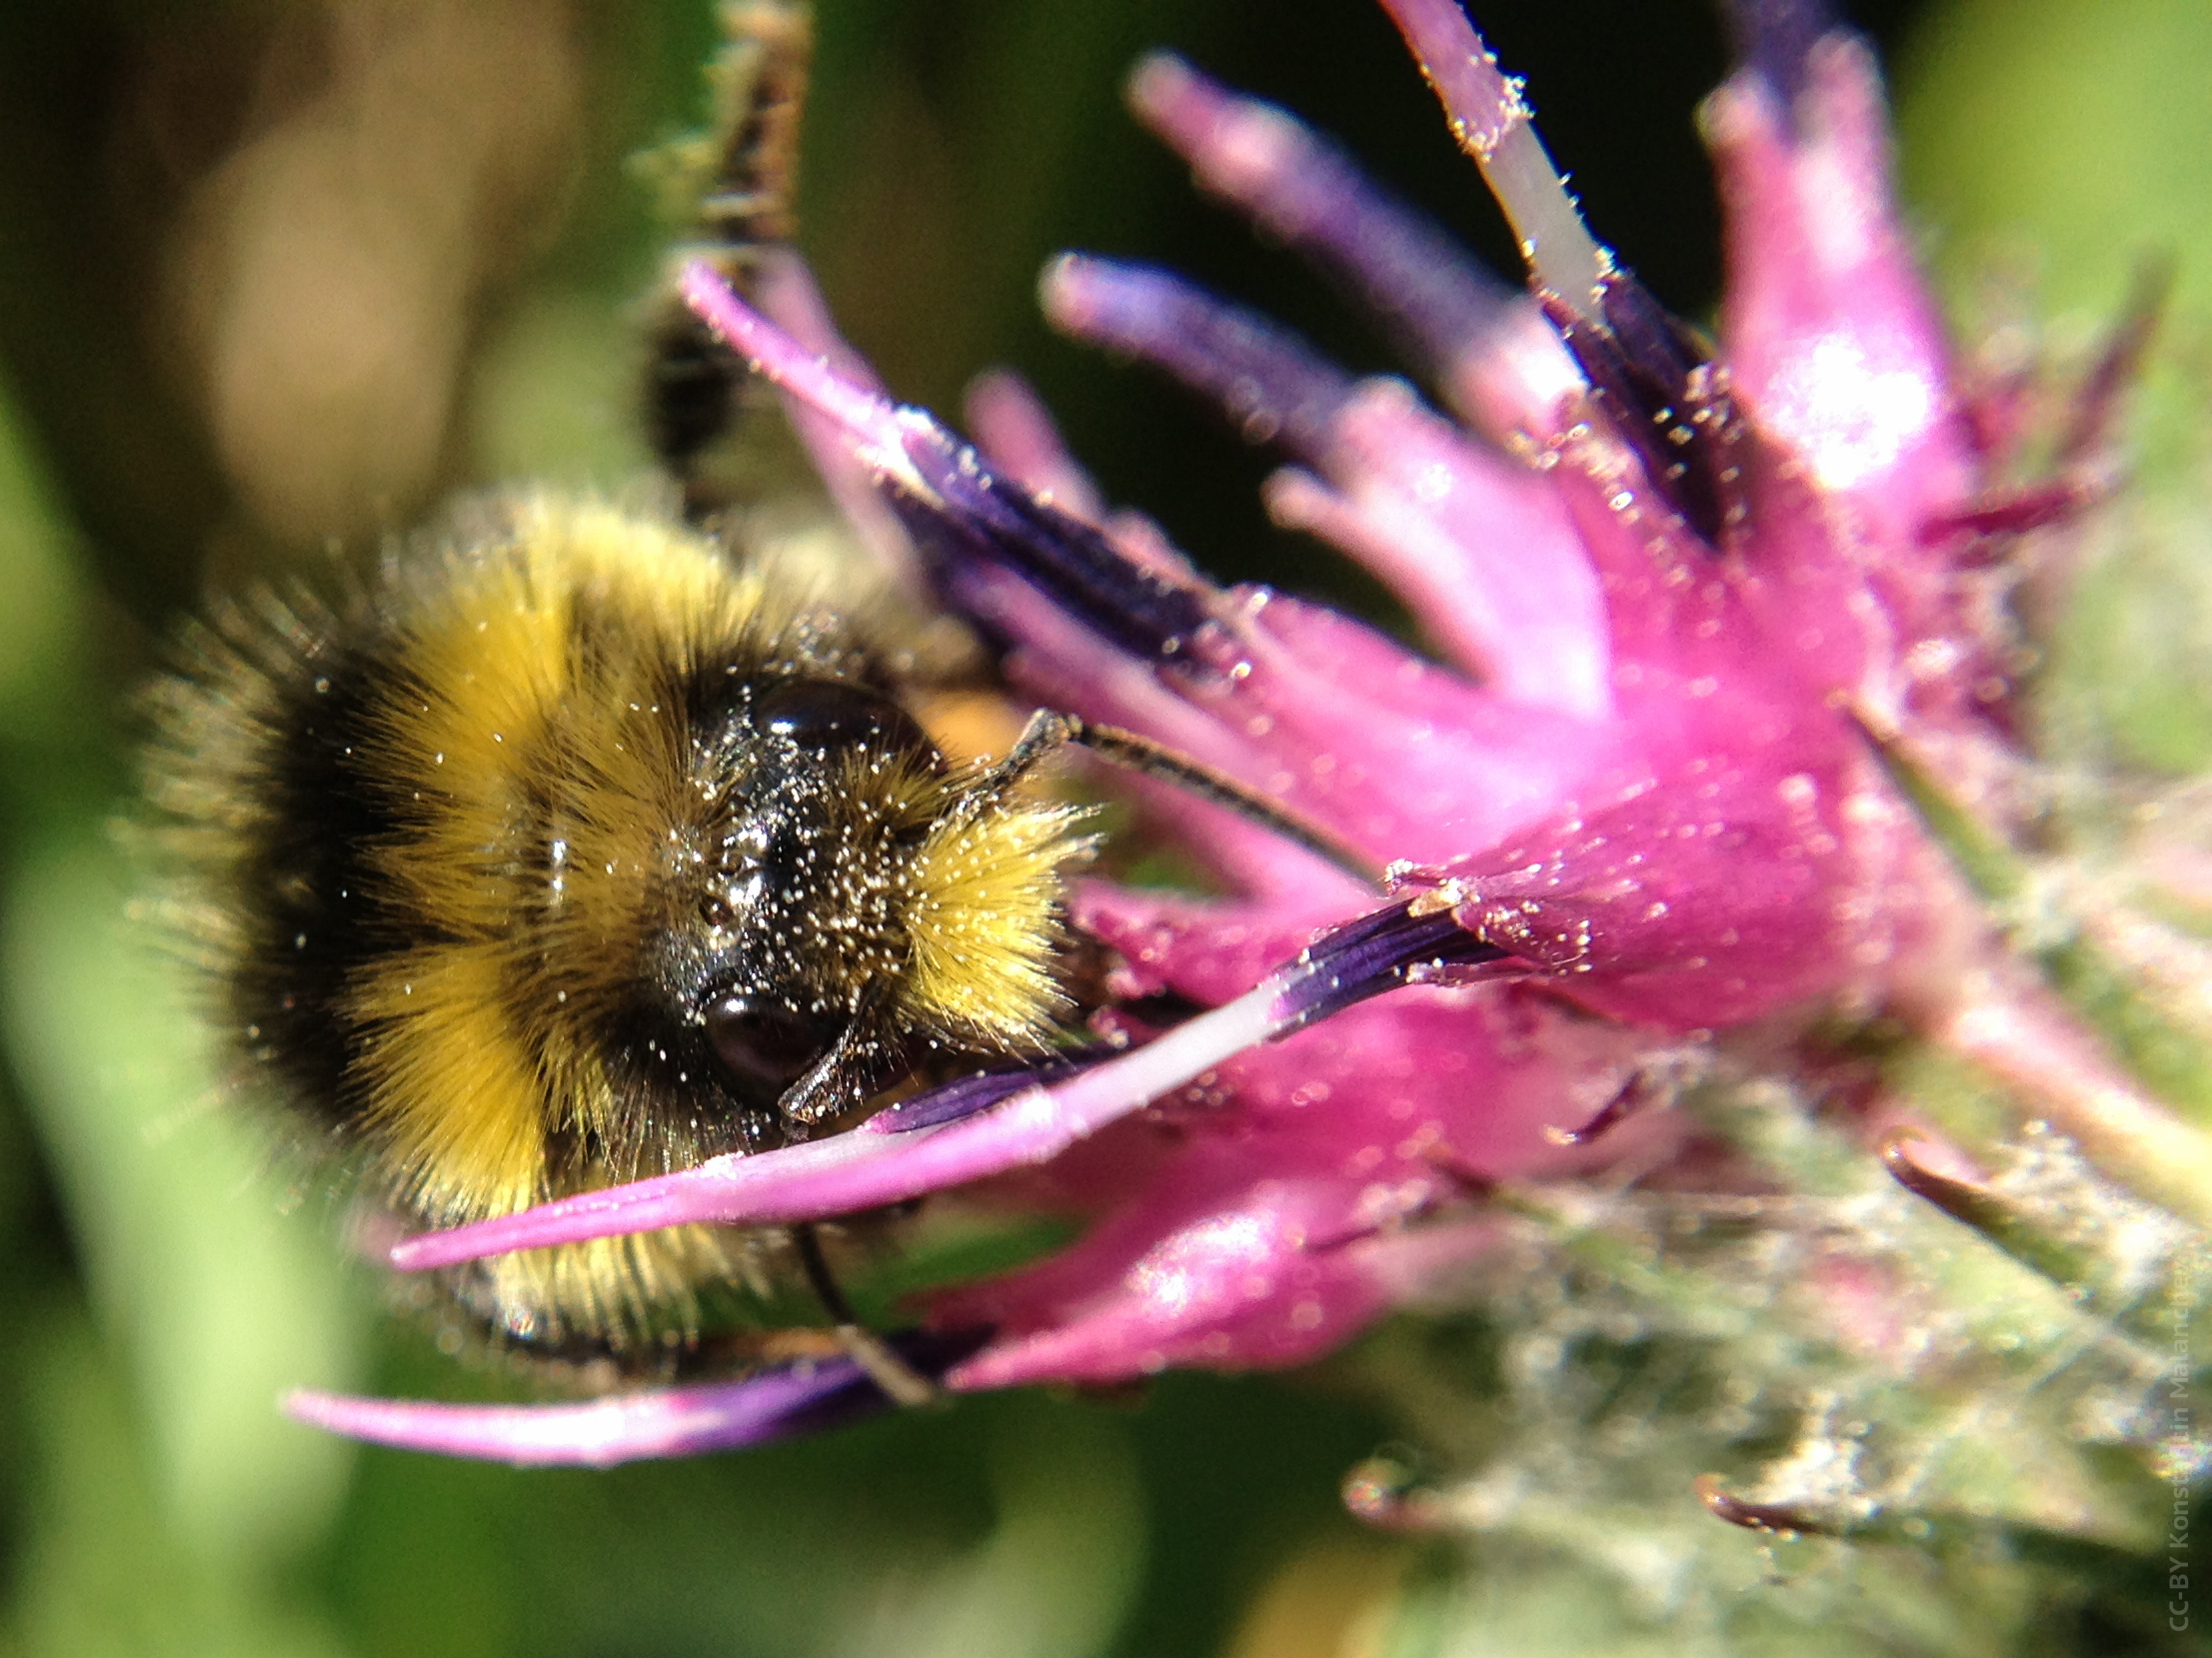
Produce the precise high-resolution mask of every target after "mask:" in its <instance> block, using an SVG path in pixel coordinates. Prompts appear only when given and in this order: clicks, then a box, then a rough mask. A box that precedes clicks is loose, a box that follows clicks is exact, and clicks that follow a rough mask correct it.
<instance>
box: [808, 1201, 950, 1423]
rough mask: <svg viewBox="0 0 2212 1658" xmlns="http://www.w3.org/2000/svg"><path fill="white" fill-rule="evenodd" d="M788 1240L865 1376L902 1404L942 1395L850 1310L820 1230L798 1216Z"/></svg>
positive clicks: (924, 1401) (933, 1401)
mask: <svg viewBox="0 0 2212 1658" xmlns="http://www.w3.org/2000/svg"><path fill="white" fill-rule="evenodd" d="M791 1240H792V1246H793V1247H794V1248H796V1249H797V1250H798V1251H799V1266H800V1270H801V1271H803V1272H805V1273H806V1275H807V1284H808V1287H809V1288H811V1289H812V1290H813V1291H814V1292H815V1299H816V1300H818V1301H820V1302H821V1303H822V1310H823V1311H824V1312H826V1313H828V1314H829V1315H830V1321H831V1323H833V1324H834V1325H836V1327H837V1335H838V1340H839V1342H840V1343H842V1344H843V1346H844V1348H845V1351H846V1355H847V1356H848V1357H849V1358H851V1359H852V1361H853V1362H854V1363H855V1364H857V1365H859V1366H860V1367H861V1368H862V1369H863V1370H865V1371H866V1372H867V1373H868V1379H869V1380H870V1381H872V1382H874V1383H875V1384H876V1385H877V1386H878V1387H880V1388H882V1389H883V1390H884V1393H885V1394H886V1396H887V1397H889V1398H891V1399H892V1400H894V1401H895V1402H897V1403H899V1404H902V1405H929V1404H936V1403H937V1402H938V1401H939V1400H941V1399H943V1398H944V1397H945V1393H944V1390H943V1389H942V1388H940V1387H939V1386H938V1384H937V1383H936V1382H934V1381H932V1380H930V1378H929V1377H928V1376H925V1375H924V1374H923V1373H922V1372H921V1371H919V1370H917V1369H916V1368H915V1367H914V1366H913V1365H911V1364H909V1363H908V1362H907V1361H906V1359H904V1358H903V1357H901V1356H900V1354H899V1351H898V1349H897V1348H895V1347H893V1346H892V1344H891V1343H890V1342H888V1341H886V1340H885V1339H884V1338H883V1337H882V1336H880V1335H878V1334H877V1333H876V1332H875V1331H874V1330H872V1329H870V1328H869V1327H868V1326H867V1325H866V1324H863V1323H862V1322H861V1320H860V1315H859V1314H858V1313H856V1312H855V1311H854V1310H853V1303H852V1302H851V1301H848V1300H847V1299H846V1298H845V1288H844V1286H843V1285H842V1284H840V1283H839V1282H838V1280H837V1274H836V1273H834V1272H833V1271H831V1270H830V1261H829V1257H828V1256H826V1255H825V1254H823V1252H822V1233H821V1231H820V1230H819V1229H818V1228H817V1227H816V1225H815V1223H814V1222H813V1221H811V1220H805V1221H801V1222H800V1223H799V1224H798V1225H796V1226H794V1227H793V1228H792V1229H791Z"/></svg>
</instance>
